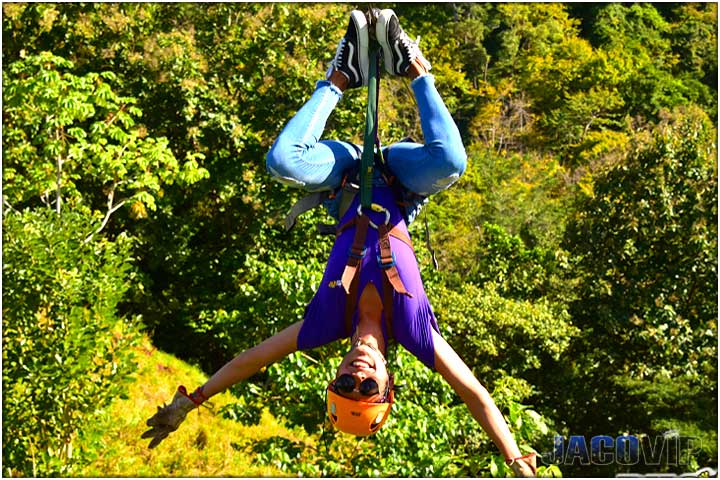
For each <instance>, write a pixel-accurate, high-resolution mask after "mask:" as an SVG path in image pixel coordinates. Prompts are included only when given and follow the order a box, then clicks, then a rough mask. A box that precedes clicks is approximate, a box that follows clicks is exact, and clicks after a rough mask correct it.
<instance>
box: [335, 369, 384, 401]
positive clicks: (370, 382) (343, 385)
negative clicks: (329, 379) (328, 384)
mask: <svg viewBox="0 0 720 480" xmlns="http://www.w3.org/2000/svg"><path fill="white" fill-rule="evenodd" d="M333 385H334V387H335V390H336V391H338V392H341V393H351V392H353V391H355V389H356V388H357V391H358V392H360V395H362V396H364V397H372V396H373V395H377V394H378V393H380V386H379V385H378V383H377V382H376V381H375V380H374V379H372V378H366V379H365V380H363V381H362V382H360V386H359V387H357V386H356V383H355V377H353V376H352V375H350V374H349V373H343V374H342V375H340V376H339V377H337V378H336V379H335V382H334V383H333Z"/></svg>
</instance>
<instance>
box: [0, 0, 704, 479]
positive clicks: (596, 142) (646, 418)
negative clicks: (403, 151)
mask: <svg viewBox="0 0 720 480" xmlns="http://www.w3.org/2000/svg"><path fill="white" fill-rule="evenodd" d="M375 6H377V7H381V8H394V9H395V11H396V13H397V14H398V16H399V18H400V21H401V24H402V25H403V26H404V28H405V30H406V31H408V32H409V33H410V35H411V36H412V37H413V38H414V37H415V36H417V35H420V36H421V43H420V46H421V48H422V50H423V52H424V54H425V56H426V57H427V58H428V59H429V60H430V61H431V63H432V65H433V69H432V73H433V74H434V75H435V77H436V82H437V86H438V89H439V91H440V93H441V95H442V96H443V98H444V100H445V101H446V104H447V105H448V108H449V109H450V111H451V113H452V114H453V117H454V118H455V120H456V122H457V124H458V126H459V128H460V131H461V133H462V136H463V140H464V143H465V146H466V150H467V153H468V157H469V158H468V170H467V172H466V174H465V175H464V176H463V177H462V179H461V180H460V181H459V182H458V183H457V184H456V185H454V186H453V187H452V188H450V189H449V190H447V191H446V192H443V193H441V194H438V195H436V196H434V197H433V198H432V199H431V202H430V203H429V204H428V206H427V207H426V208H425V210H424V213H423V214H422V215H421V218H420V219H418V221H416V222H415V223H414V224H413V225H412V229H411V232H412V233H413V235H414V239H415V243H416V250H417V252H418V257H419V261H420V264H421V267H422V272H423V276H424V279H425V283H426V290H427V291H428V293H429V296H430V300H431V302H432V304H433V307H434V310H435V313H436V315H437V317H438V319H439V323H440V326H441V329H442V332H443V335H444V336H445V337H446V338H447V339H448V341H449V342H450V344H451V345H453V346H454V348H455V349H456V350H457V351H458V353H459V354H460V355H461V356H462V357H463V358H464V359H465V360H466V362H467V363H468V365H470V367H471V368H472V369H473V371H474V372H475V374H476V375H477V376H478V378H479V379H480V380H481V381H482V382H483V383H484V384H485V385H487V387H488V388H489V390H490V391H491V392H492V394H493V396H494V398H495V400H496V402H497V403H498V405H499V406H500V407H501V409H502V410H503V412H504V413H505V415H506V418H507V419H508V422H509V423H510V425H511V428H512V429H513V431H514V432H515V434H516V437H517V439H518V442H519V443H520V444H521V445H522V448H523V449H525V450H528V449H535V450H536V451H538V452H539V453H541V454H543V460H544V461H543V465H544V466H545V467H546V468H544V469H542V470H541V471H542V473H544V474H546V475H557V474H559V473H560V472H562V474H563V475H574V476H589V475H592V476H612V475H615V474H617V473H623V472H640V473H648V472H674V473H682V472H688V471H695V470H697V469H698V468H700V467H707V466H710V467H715V468H717V425H718V417H717V398H718V397H717V378H718V372H717V364H718V361H717V345H718V337H717V317H718V312H717V281H718V277H717V258H718V257H717V253H718V252H717V157H716V155H717V149H716V140H717V114H718V112H717V80H718V79H717V66H718V61H717V60H718V58H717V4H716V3H662V4H649V3H566V4H563V3H532V4H523V3H472V4H465V3H437V4H410V3H400V4H377V5H375ZM353 7H357V8H360V9H362V10H365V9H367V7H368V5H367V4H361V5H353V4H331V3H323V4H280V3H274V4H260V3H232V4H225V3H195V4H194V3H181V4H172V3H123V4H111V3H62V4H47V3H33V4H22V3H3V6H2V8H3V46H2V54H3V77H2V78H3V89H2V90H3V140H2V141H3V160H2V167H3V182H2V184H3V185H2V187H3V224H2V226H3V236H2V238H3V248H2V252H3V277H2V280H3V286H2V295H3V297H2V301H3V307H2V315H3V323H2V325H3V354H2V359H3V369H2V370H3V373H2V375H3V380H2V381H3V385H2V387H3V427H2V428H3V467H2V468H3V475H4V476H16V475H22V476H30V475H32V476H35V475H37V476H46V475H73V474H77V472H79V471H80V470H79V469H80V468H82V466H83V465H85V464H87V462H89V461H91V459H92V458H97V457H98V456H102V455H103V453H104V452H105V450H103V448H104V447H103V444H102V443H100V444H97V443H96V444H89V443H85V442H83V441H82V439H83V438H84V437H83V435H84V434H85V432H86V430H88V429H90V428H92V427H93V425H96V424H97V422H102V421H108V418H107V416H108V415H109V413H108V410H107V408H106V407H107V406H109V405H111V404H113V402H117V401H118V400H117V399H118V398H121V397H123V396H124V395H127V389H128V385H129V383H128V382H131V381H132V380H133V377H132V374H133V372H134V370H135V369H136V359H135V357H134V354H133V352H134V351H135V349H134V348H135V347H136V346H137V345H138V344H139V342H140V339H141V337H142V336H143V335H149V336H150V338H151V339H152V342H153V344H154V345H155V346H156V347H157V348H159V349H160V350H163V351H165V352H168V353H170V354H172V355H174V356H176V357H178V358H180V359H182V360H185V361H187V362H189V363H191V364H195V365H198V366H200V367H201V368H202V369H203V370H204V371H205V372H206V373H208V374H209V373H211V372H213V371H214V370H215V369H216V368H218V367H220V366H221V365H222V364H224V362H226V361H227V360H229V359H230V358H231V357H232V356H233V355H234V354H236V353H237V352H239V351H241V350H243V349H245V348H248V347H250V346H252V345H254V344H255V343H257V342H258V341H260V340H262V339H264V338H265V337H267V336H269V335H271V334H273V333H275V332H277V331H278V330H280V329H282V328H283V327H285V326H287V325H289V324H290V323H292V322H295V321H297V320H298V319H300V318H301V316H302V312H303V308H304V305H305V304H306V303H307V302H308V301H309V299H310V298H311V296H312V294H313V292H314V289H315V288H316V287H317V285H318V282H319V280H320V278H321V276H322V272H323V266H324V261H325V259H326V257H327V254H328V252H329V249H330V246H331V242H332V240H331V239H330V238H328V237H325V236H321V235H319V234H318V233H317V232H316V229H315V228H314V224H315V223H317V222H321V221H326V220H327V218H326V217H325V214H324V213H323V212H321V211H313V212H312V213H308V214H306V215H305V216H303V217H302V218H301V221H300V223H299V225H297V226H296V227H295V228H294V229H293V230H292V231H291V232H285V231H284V229H283V228H282V220H283V217H284V214H285V212H286V211H287V210H288V209H289V207H290V205H292V203H293V202H294V201H295V200H296V199H297V198H299V196H300V195H301V194H302V192H299V191H297V190H292V189H289V188H287V187H285V186H282V185H280V184H278V183H276V182H273V181H271V179H270V177H269V175H268V174H267V173H266V171H265V164H264V158H265V154H266V152H267V150H268V149H269V147H270V145H271V144H272V142H273V140H274V138H275V137H276V135H277V134H278V133H279V131H280V130H281V128H282V126H283V125H284V124H285V123H286V122H287V120H288V119H289V118H290V117H291V116H292V115H293V114H294V112H296V111H297V109H298V108H299V107H300V106H301V105H302V104H303V102H304V101H305V100H306V99H307V98H308V97H309V95H310V94H311V92H312V90H313V88H314V84H315V82H316V81H317V80H318V79H320V78H323V75H324V72H325V70H326V68H327V65H328V62H329V61H330V60H331V59H332V57H333V55H334V53H335V47H336V45H337V42H338V40H339V39H340V38H341V36H342V35H343V33H344V31H345V28H346V26H347V19H348V17H347V15H348V13H349V11H350V10H351V9H352V8H353ZM408 87H409V85H408V82H407V81H406V80H403V79H399V78H387V77H384V78H382V80H381V99H380V102H381V103H380V105H381V107H380V115H381V119H380V136H381V139H382V140H383V143H385V144H389V143H392V142H393V141H397V140H399V139H401V138H403V137H405V136H406V135H411V136H413V137H414V138H416V139H421V138H422V132H421V130H420V126H419V121H418V117H417V112H416V108H415V105H414V100H413V98H412V95H411V93H410V90H409V88H408ZM365 101H366V92H365V91H364V90H351V91H348V92H346V94H345V96H344V98H343V99H342V101H341V102H340V104H339V105H338V107H337V109H336V111H335V112H334V113H333V115H332V117H331V120H330V123H329V125H328V128H327V131H326V136H327V137H328V138H344V139H350V140H355V141H356V143H362V141H361V135H362V130H363V125H364V113H365V109H364V105H365ZM425 221H427V223H428V226H429V232H430V237H431V245H432V248H433V249H434V250H435V252H436V253H437V257H438V260H439V269H438V270H435V269H434V268H433V266H432V261H431V259H430V255H429V252H428V249H427V248H426V245H425V243H426V242H425V237H426V233H425V229H424V226H423V224H424V223H425ZM344 348H345V346H344V345H340V346H335V347H326V348H323V349H319V350H317V351H312V352H305V353H302V354H300V353H298V354H294V355H292V356H291V357H290V358H289V359H288V360H286V361H283V362H280V363H278V364H275V365H272V366H270V367H269V368H267V369H265V370H264V371H263V372H261V373H260V374H258V375H257V376H255V377H253V378H252V380H251V381H250V382H246V383H243V384H242V385H239V386H237V387H236V388H234V389H233V393H234V394H235V401H234V402H231V403H230V404H229V405H226V406H225V407H223V408H222V409H221V411H220V412H219V414H221V415H223V416H224V417H226V418H229V419H232V420H234V421H237V422H240V423H243V424H246V425H250V424H253V423H256V422H257V421H258V418H259V416H260V413H259V412H263V411H265V412H266V413H267V412H269V413H270V414H271V415H273V416H274V417H275V418H277V419H279V420H280V421H282V422H284V424H285V425H287V426H288V427H289V428H295V429H302V431H303V432H305V434H306V435H307V437H306V438H307V439H308V440H305V441H303V442H299V441H296V440H295V439H293V438H284V437H282V436H280V435H278V436H276V437H273V438H272V439H270V440H267V441H264V442H262V443H259V444H257V445H253V446H251V447H248V448H250V449H251V451H248V454H252V455H256V458H257V460H256V462H258V463H259V464H263V462H264V463H266V464H272V465H275V466H277V467H278V468H280V469H281V471H283V472H285V473H286V474H289V475H306V476H313V475H314V476H318V475H323V476H378V475H382V476H406V477H407V476H422V477H428V476H429V477H432V476H488V475H493V476H504V475H506V474H508V470H507V469H505V468H504V467H503V465H502V459H501V458H500V457H499V456H498V455H497V451H496V449H495V448H494V447H493V446H492V444H491V442H490V441H489V439H488V437H487V436H486V435H485V434H484V433H483V432H482V430H481V429H480V428H479V426H478V425H477V424H476V423H475V422H474V421H473V420H472V418H471V417H470V415H469V413H468V412H467V410H466V408H465V407H464V405H463V404H462V403H461V402H460V400H459V398H458V397H457V396H456V395H455V394H454V393H453V392H452V391H451V390H450V389H449V388H448V387H447V386H446V385H444V383H443V382H442V380H441V379H440V378H439V376H438V375H436V374H434V373H431V372H429V371H428V370H427V369H425V368H424V367H423V366H422V364H420V363H419V362H417V361H416V360H415V359H414V358H412V357H411V356H410V355H408V354H407V353H406V352H404V351H403V350H402V348H397V350H396V352H395V355H393V357H394V359H393V360H392V363H393V366H394V369H395V371H396V376H397V378H398V382H399V383H400V384H401V385H402V387H403V388H402V390H400V391H399V393H398V402H397V404H396V406H395V407H394V413H393V415H392V417H391V419H390V420H389V422H388V424H387V425H386V427H385V428H383V430H382V431H381V432H380V433H379V434H378V435H376V436H374V437H373V438H371V439H368V440H365V441H364V442H365V443H362V442H360V443H359V442H358V441H357V440H356V439H352V438H347V437H346V436H343V435H340V434H337V433H336V432H335V431H333V429H332V428H331V427H330V426H329V425H328V424H327V423H325V415H324V408H323V404H324V397H323V386H324V385H325V384H326V382H327V381H328V379H329V378H330V377H331V375H332V374H333V371H334V366H335V365H337V361H338V355H339V354H340V353H341V352H342V351H343V349H344ZM171 395H172V390H169V391H167V399H168V400H169V398H170V396H171ZM144 413H145V412H142V413H141V414H140V415H141V416H143V417H145V416H149V415H150V414H152V413H153V412H152V410H150V411H147V412H146V413H147V415H144ZM624 434H629V435H637V436H638V437H639V438H641V440H642V442H644V443H643V445H651V446H652V445H658V443H654V442H656V439H657V438H658V437H660V438H664V439H665V440H672V439H679V440H683V441H684V440H686V439H692V441H691V442H689V443H682V442H680V443H681V444H682V445H685V447H683V448H682V458H681V460H682V462H680V463H682V464H681V465H675V464H674V463H677V462H674V461H673V456H672V455H665V456H662V457H661V458H658V459H657V462H655V463H656V464H654V465H653V464H651V463H653V462H646V461H641V462H640V463H637V464H634V465H633V464H628V463H632V462H623V461H611V462H604V464H602V463H603V462H601V461H598V459H597V458H594V459H593V460H594V462H593V465H582V463H583V462H581V459H580V457H579V456H578V455H574V456H570V457H569V458H567V459H553V458H552V455H551V454H552V453H553V451H554V443H553V437H554V436H555V435H562V436H563V437H565V438H568V437H569V436H571V435H583V436H585V437H586V438H587V439H588V442H589V439H590V437H592V436H593V435H607V436H610V437H613V438H615V437H617V436H620V435H624ZM212 435H213V433H212V432H209V434H208V436H209V437H212ZM137 441H138V442H140V440H139V439H138V440H137ZM207 441H208V442H209V441H211V440H207ZM238 441H239V439H238ZM167 442H172V436H171V438H170V439H169V440H167ZM233 445H234V444H233ZM159 448H172V446H167V447H166V445H165V444H164V445H163V446H161V447H159ZM656 452H657V450H656ZM575 453H578V452H575ZM238 454H239V453H238ZM192 455H195V453H194V451H187V452H183V454H182V458H181V459H179V460H178V461H179V465H180V467H179V468H180V470H179V471H180V472H182V469H181V467H182V462H183V461H184V459H187V458H189V457H190V456H192ZM125 473H126V474H127V475H129V476H133V475H134V474H137V473H138V472H133V471H126V472H125ZM235 474H236V475H239V476H242V475H243V472H242V471H238V472H236V473H235Z"/></svg>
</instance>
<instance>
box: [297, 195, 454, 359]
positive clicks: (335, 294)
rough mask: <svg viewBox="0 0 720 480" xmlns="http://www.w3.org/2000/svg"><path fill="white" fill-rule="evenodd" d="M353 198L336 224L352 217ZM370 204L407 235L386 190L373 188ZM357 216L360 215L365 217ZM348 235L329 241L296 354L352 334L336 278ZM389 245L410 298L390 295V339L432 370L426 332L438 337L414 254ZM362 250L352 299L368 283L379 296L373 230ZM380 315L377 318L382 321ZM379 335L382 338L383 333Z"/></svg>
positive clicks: (375, 217) (374, 216)
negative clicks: (328, 249) (322, 270)
mask: <svg viewBox="0 0 720 480" xmlns="http://www.w3.org/2000/svg"><path fill="white" fill-rule="evenodd" d="M359 197H360V196H359V195H356V197H355V199H354V200H353V202H352V205H351V206H350V208H348V210H347V212H346V213H345V215H344V216H343V218H342V219H341V220H340V224H343V223H345V222H347V221H348V220H350V219H351V218H352V216H353V215H357V205H358V202H359ZM373 201H374V202H375V203H378V204H380V205H382V206H384V207H385V208H387V209H388V210H389V211H390V223H391V224H392V225H396V226H397V227H398V228H399V229H401V230H402V232H403V233H405V234H406V235H408V231H407V226H406V225H405V221H404V220H403V218H402V213H401V212H400V209H399V208H398V207H397V205H396V204H395V201H394V198H393V195H392V191H391V190H390V188H388V187H375V188H373ZM363 213H364V214H366V213H365V211H363ZM367 214H369V215H370V218H371V220H372V221H373V222H375V223H376V224H379V223H381V222H383V221H384V220H385V214H384V213H382V214H380V213H376V212H372V211H371V212H370V213H367ZM354 235H355V229H354V228H349V229H347V230H345V231H344V232H343V233H342V234H340V236H339V237H337V239H336V240H335V244H334V245H333V248H332V251H331V252H330V257H329V259H328V262H327V266H326V267H325V273H324V275H323V279H322V282H321V284H320V287H319V288H318V290H317V292H316V293H315V296H314V297H313V299H312V300H311V301H310V303H309V304H308V306H307V307H306V308H305V317H304V321H303V325H302V328H301V329H300V333H299V334H298V339H297V344H298V349H299V350H309V349H312V348H315V347H319V346H321V345H325V344H328V343H330V342H333V341H335V340H338V339H341V338H345V337H350V335H351V334H352V332H347V331H346V330H345V301H346V297H347V296H346V294H345V290H344V289H343V287H342V285H341V284H340V278H341V277H342V273H343V270H344V269H345V264H346V262H347V258H348V252H349V251H350V246H351V245H352V241H353V236H354ZM408 236H409V235H408ZM390 245H391V248H392V251H393V253H394V254H395V261H396V264H397V269H398V271H399V273H400V278H401V279H402V281H403V284H404V285H405V288H406V289H407V290H408V292H410V293H411V294H412V295H413V296H412V298H410V297H408V296H406V295H400V294H398V293H397V292H393V319H392V333H393V337H394V339H395V341H396V342H398V343H399V344H400V345H402V346H403V347H405V348H406V349H407V350H408V351H409V352H410V353H412V354H413V355H415V356H416V357H417V358H418V359H419V360H420V361H421V362H423V363H424V364H425V365H426V366H428V367H429V368H431V369H433V370H434V369H435V347H434V344H433V339H432V329H435V331H437V332H438V333H439V331H440V329H439V328H438V324H437V320H436V319H435V314H434V313H433V311H432V308H431V307H430V302H429V301H428V298H427V295H426V294H425V289H424V288H423V283H422V280H421V278H420V270H419V268H418V264H417V260H416V259H415V254H414V252H413V251H412V249H411V248H410V247H409V246H408V245H406V244H405V243H403V242H402V241H401V240H398V239H397V238H395V237H392V236H391V237H390ZM365 246H366V247H367V253H366V254H365V257H364V258H363V260H362V264H361V266H360V269H359V272H358V275H360V283H359V288H358V293H357V294H358V297H359V295H360V294H361V293H362V291H363V290H364V288H365V286H366V285H367V284H368V283H373V284H374V285H375V288H377V290H378V292H380V294H381V295H382V291H383V290H382V276H383V275H384V273H383V271H382V270H381V268H380V267H379V266H378V263H377V257H378V255H379V254H380V250H379V246H378V234H377V230H375V229H374V228H368V231H367V237H366V239H365ZM358 301H359V298H358ZM384 315H385V313H384V312H383V317H384ZM357 322H358V312H357V308H356V309H355V313H354V315H353V320H352V330H353V331H354V330H355V328H356V326H357ZM384 325H385V319H384V318H383V328H384ZM385 333H386V337H387V332H385Z"/></svg>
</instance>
